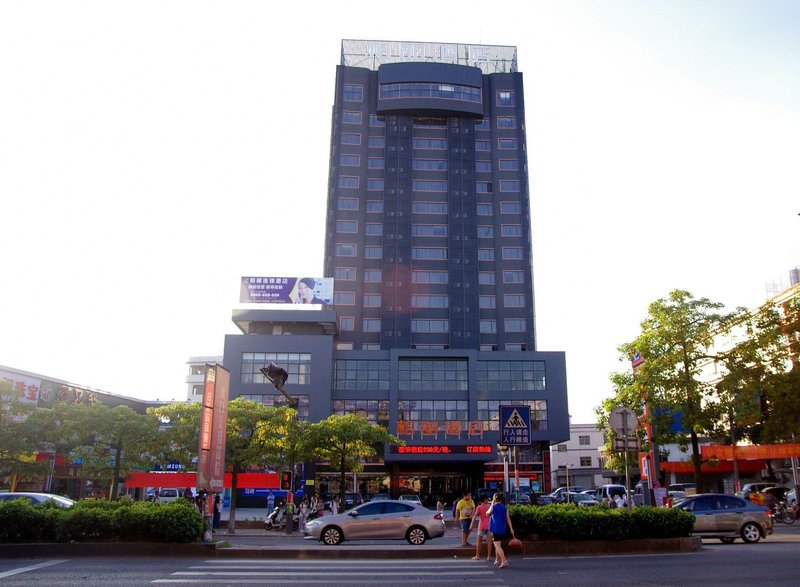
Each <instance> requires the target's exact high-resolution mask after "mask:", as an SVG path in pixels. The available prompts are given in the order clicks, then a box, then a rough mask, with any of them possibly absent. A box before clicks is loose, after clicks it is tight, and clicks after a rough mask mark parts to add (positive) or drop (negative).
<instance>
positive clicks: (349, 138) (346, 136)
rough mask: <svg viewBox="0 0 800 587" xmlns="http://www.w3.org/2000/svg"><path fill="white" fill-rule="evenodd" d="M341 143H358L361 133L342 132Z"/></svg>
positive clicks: (359, 142)
mask: <svg viewBox="0 0 800 587" xmlns="http://www.w3.org/2000/svg"><path fill="white" fill-rule="evenodd" d="M342 144H343V145H360V144H361V135H360V134H358V133H353V132H343V133H342Z"/></svg>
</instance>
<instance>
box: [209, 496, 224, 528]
mask: <svg viewBox="0 0 800 587" xmlns="http://www.w3.org/2000/svg"><path fill="white" fill-rule="evenodd" d="M221 517H222V498H221V497H220V496H219V493H215V494H214V518H213V521H212V523H211V531H212V532H213V531H214V530H219V527H220V525H221V523H222V522H221Z"/></svg>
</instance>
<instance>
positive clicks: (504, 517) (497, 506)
mask: <svg viewBox="0 0 800 587" xmlns="http://www.w3.org/2000/svg"><path fill="white" fill-rule="evenodd" d="M505 503H506V499H505V497H503V494H502V493H495V494H494V497H493V498H492V505H491V507H490V508H489V512H488V513H489V532H491V533H492V542H494V566H496V567H499V568H501V569H504V568H506V567H507V566H508V560H506V553H505V552H504V551H503V545H502V541H503V540H508V539H509V537H511V538H516V535H515V534H514V527H513V526H512V525H511V517H510V516H509V515H508V508H506V505H505Z"/></svg>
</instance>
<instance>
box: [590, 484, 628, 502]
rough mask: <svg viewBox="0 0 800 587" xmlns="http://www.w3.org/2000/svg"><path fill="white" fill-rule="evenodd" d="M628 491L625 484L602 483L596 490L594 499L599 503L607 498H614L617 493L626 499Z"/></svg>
mask: <svg viewBox="0 0 800 587" xmlns="http://www.w3.org/2000/svg"><path fill="white" fill-rule="evenodd" d="M627 491H628V490H627V489H625V486H624V485H614V484H609V485H601V486H600V487H598V488H597V489H595V490H594V499H595V500H596V501H597V502H599V503H603V502H604V501H606V498H607V499H610V500H613V499H614V497H616V496H617V495H619V496H620V497H621V498H623V499H624V498H625V494H626V493H627Z"/></svg>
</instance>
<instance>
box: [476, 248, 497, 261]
mask: <svg viewBox="0 0 800 587" xmlns="http://www.w3.org/2000/svg"><path fill="white" fill-rule="evenodd" d="M478 261H494V249H478Z"/></svg>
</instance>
